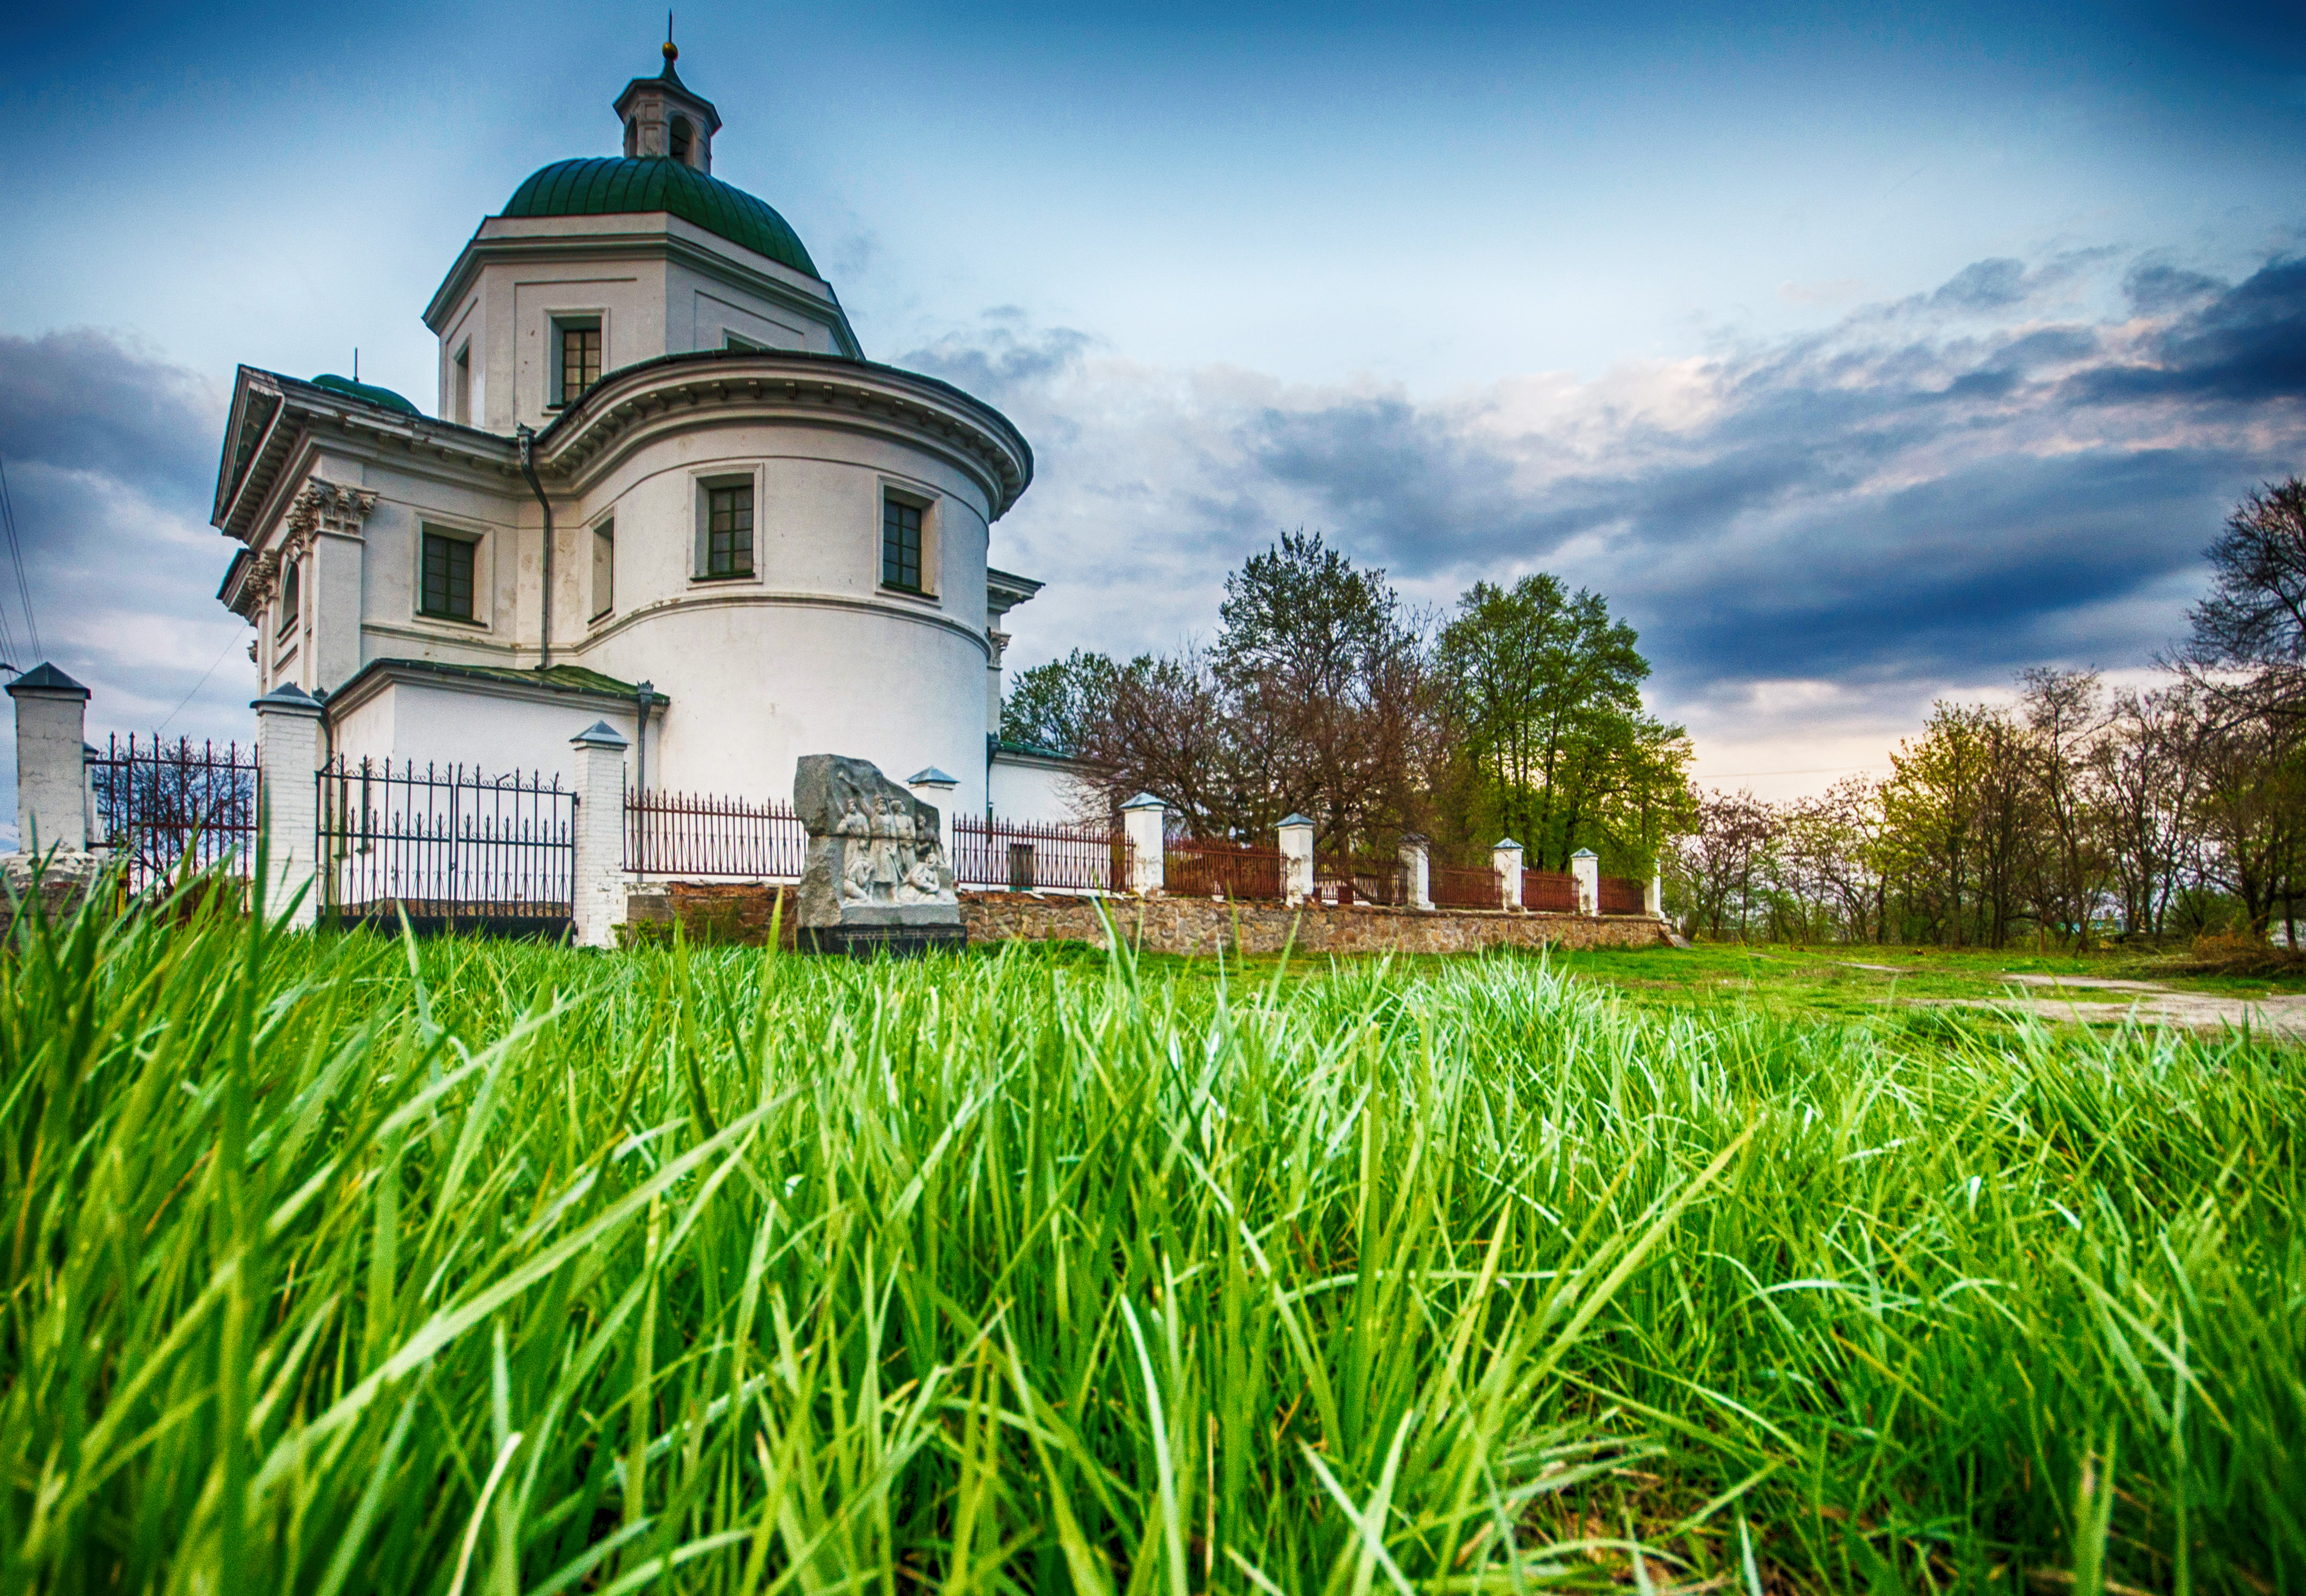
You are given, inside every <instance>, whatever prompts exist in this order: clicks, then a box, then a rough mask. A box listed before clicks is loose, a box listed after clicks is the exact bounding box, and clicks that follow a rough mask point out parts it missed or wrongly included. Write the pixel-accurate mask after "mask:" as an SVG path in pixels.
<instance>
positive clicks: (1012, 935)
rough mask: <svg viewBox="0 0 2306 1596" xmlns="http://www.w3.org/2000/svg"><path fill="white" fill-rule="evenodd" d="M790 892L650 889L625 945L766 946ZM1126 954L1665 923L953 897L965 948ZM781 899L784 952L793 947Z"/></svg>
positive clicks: (1538, 938)
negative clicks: (662, 940)
mask: <svg viewBox="0 0 2306 1596" xmlns="http://www.w3.org/2000/svg"><path fill="white" fill-rule="evenodd" d="M790 891H791V889H790V888H779V887H774V886H764V885H762V884H760V883H756V882H685V881H675V882H651V883H648V884H647V885H645V886H636V887H635V888H633V889H632V891H631V892H630V894H629V896H628V898H627V900H626V901H627V905H628V908H627V913H628V916H629V920H628V924H627V926H626V927H625V939H626V940H627V941H628V942H630V941H636V940H640V939H643V938H647V937H651V936H665V935H670V933H671V929H672V925H673V922H675V921H679V924H680V926H681V928H682V930H683V932H684V933H685V934H686V935H687V936H688V939H689V940H690V941H691V942H698V943H754V944H758V943H764V942H766V941H767V940H768V935H769V915H770V910H771V909H772V908H773V905H774V903H775V901H776V895H777V893H778V892H788V893H790ZM1099 902H1102V903H1103V904H1104V906H1105V911H1106V914H1107V915H1109V916H1111V917H1112V918H1113V922H1114V923H1115V925H1117V926H1120V927H1121V929H1122V933H1123V935H1124V936H1126V937H1127V938H1128V939H1129V940H1130V941H1131V942H1132V943H1135V944H1136V945H1137V946H1139V947H1141V948H1143V949H1145V950H1146V951H1147V952H1155V953H1200V954H1204V955H1207V954H1213V953H1215V952H1217V950H1218V949H1219V948H1223V949H1224V950H1225V952H1227V953H1229V954H1233V953H1277V952H1280V951H1281V950H1282V948H1283V947H1284V946H1285V945H1287V944H1288V943H1289V940H1290V937H1291V936H1292V935H1293V934H1294V936H1295V938H1296V944H1295V945H1296V949H1297V951H1298V952H1304V953H1472V952H1479V951H1480V950H1482V949H1483V948H1534V947H1544V946H1552V947H1563V948H1637V947H1647V946H1650V945H1651V944H1653V943H1662V942H1665V941H1667V940H1668V935H1667V930H1666V926H1665V923H1664V922H1663V921H1661V920H1653V919H1651V918H1649V917H1646V916H1641V915H1610V916H1605V917H1600V918H1594V917H1588V916H1583V915H1564V914H1519V913H1511V912H1507V911H1503V910H1498V909H1387V908H1384V907H1381V906H1379V905H1376V904H1368V903H1354V904H1349V905H1346V906H1344V907H1339V906H1338V905H1336V904H1327V903H1309V904H1306V905H1304V906H1303V907H1302V908H1300V909H1285V908H1284V907H1283V906H1282V905H1280V904H1278V903H1217V902H1212V901H1211V900H1209V899H1207V898H1147V899H1137V898H1106V899H1103V900H1098V899H1092V898H1070V897H1064V896H1062V895H1059V894H1055V893H1050V894H1046V895H1044V894H1042V893H1038V892H964V893H962V894H961V914H962V916H963V917H964V918H965V919H966V920H967V922H968V926H969V941H970V942H972V943H992V942H1085V943H1094V944H1096V945H1097V946H1098V947H1103V946H1104V945H1105V925H1104V922H1103V921H1102V920H1100V919H1099V918H1098V916H1097V905H1098V903H1099ZM795 919H796V917H795V915H794V913H793V904H792V900H791V898H790V896H788V897H787V899H786V900H785V917H784V924H783V932H784V945H785V946H787V947H788V948H790V947H791V946H793V945H794V935H793V933H794V923H795Z"/></svg>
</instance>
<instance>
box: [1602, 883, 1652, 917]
mask: <svg viewBox="0 0 2306 1596" xmlns="http://www.w3.org/2000/svg"><path fill="white" fill-rule="evenodd" d="M1597 885H1598V887H1599V889H1600V892H1599V896H1600V898H1601V902H1599V903H1598V904H1596V905H1595V906H1594V907H1596V908H1597V909H1600V910H1601V913H1603V914H1605V915H1637V914H1641V913H1643V912H1644V910H1645V908H1646V906H1645V905H1644V901H1643V900H1644V896H1645V894H1644V891H1643V887H1642V883H1640V882H1638V881H1634V880H1631V879H1629V878H1628V877H1626V876H1623V875H1604V876H1603V877H1601V881H1600V882H1599V883H1597Z"/></svg>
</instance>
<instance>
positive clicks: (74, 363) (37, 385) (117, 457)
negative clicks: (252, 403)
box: [0, 328, 224, 504]
mask: <svg viewBox="0 0 2306 1596" xmlns="http://www.w3.org/2000/svg"><path fill="white" fill-rule="evenodd" d="M223 425H224V401H223V398H222V397H221V396H220V395H219V394H218V393H217V392H216V390H215V389H213V388H210V387H209V385H208V384H207V383H206V382H204V381H202V380H201V379H200V377H198V376H197V375H196V374H194V373H193V372H191V371H185V370H184V368H183V367H181V366H175V365H171V364H169V363H167V362H166V361H164V360H161V359H158V358H157V357H156V356H154V355H153V354H150V353H149V352H148V351H145V350H142V349H140V348H138V347H137V346H134V345H133V344H132V343H129V342H126V341H124V340H123V339H121V338H119V337H115V336H114V335H112V334H110V333H107V332H104V331H101V330H98V329H95V328H75V329H71V330H69V331H65V332H52V333H46V334H43V335H42V336H40V337H36V338H26V337H13V336H7V335H0V452H4V453H5V455H6V457H7V459H8V462H9V464H10V465H12V466H13V465H18V464H25V465H32V464H37V465H49V466H54V467H56V468H57V469H59V470H64V471H76V472H93V473H96V474H98V475H101V476H106V477H110V478H113V479H115V480H117V481H119V482H125V483H129V484H132V485H133V486H135V487H136V488H138V489H140V490H143V491H150V492H155V493H165V494H167V495H169V496H171V497H175V498H179V499H185V498H187V496H192V497H191V499H188V502H190V501H194V500H196V501H197V502H200V503H203V504H204V503H205V501H206V498H207V495H208V491H209V489H210V488H212V487H213V486H214V484H215V480H216V468H217V448H218V441H217V440H218V436H219V435H220V433H221V431H222V429H223Z"/></svg>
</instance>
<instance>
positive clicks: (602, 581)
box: [593, 521, 617, 620]
mask: <svg viewBox="0 0 2306 1596" xmlns="http://www.w3.org/2000/svg"><path fill="white" fill-rule="evenodd" d="M616 607H617V524H616V523H615V522H614V521H603V522H602V523H601V525H598V526H595V527H594V528H593V619H594V620H598V619H601V618H602V616H604V615H606V614H608V613H609V611H610V610H614V609H615V608H616Z"/></svg>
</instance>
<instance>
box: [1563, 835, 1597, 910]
mask: <svg viewBox="0 0 2306 1596" xmlns="http://www.w3.org/2000/svg"><path fill="white" fill-rule="evenodd" d="M1569 874H1570V875H1571V876H1572V877H1574V878H1575V879H1576V883H1577V912H1578V913H1579V914H1581V915H1598V914H1600V913H1601V856H1600V855H1599V854H1597V853H1595V852H1594V851H1593V849H1590V848H1581V849H1578V850H1577V851H1576V853H1573V854H1571V855H1570V856H1569Z"/></svg>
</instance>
